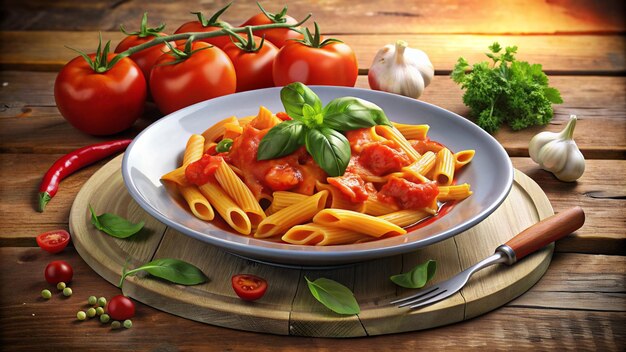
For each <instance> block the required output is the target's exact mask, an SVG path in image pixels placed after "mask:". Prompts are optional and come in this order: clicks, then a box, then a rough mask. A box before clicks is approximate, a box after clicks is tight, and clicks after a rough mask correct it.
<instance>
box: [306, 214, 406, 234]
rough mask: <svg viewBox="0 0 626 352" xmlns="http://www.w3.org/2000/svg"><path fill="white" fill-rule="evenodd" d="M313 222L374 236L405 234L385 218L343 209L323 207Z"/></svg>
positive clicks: (403, 230)
mask: <svg viewBox="0 0 626 352" xmlns="http://www.w3.org/2000/svg"><path fill="white" fill-rule="evenodd" d="M313 222H314V223H316V224H320V225H327V226H336V227H339V228H342V229H345V230H350V231H356V232H359V233H363V234H366V235H368V236H372V237H376V238H385V237H394V236H400V235H404V234H406V230H405V229H403V228H402V227H400V226H397V225H394V224H393V223H391V222H389V221H387V220H385V219H382V218H377V217H375V216H371V215H367V214H362V213H357V212H354V211H351V210H344V209H324V210H322V211H320V212H319V213H317V215H315V217H314V218H313Z"/></svg>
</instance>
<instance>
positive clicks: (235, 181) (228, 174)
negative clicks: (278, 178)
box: [215, 161, 265, 227]
mask: <svg viewBox="0 0 626 352" xmlns="http://www.w3.org/2000/svg"><path fill="white" fill-rule="evenodd" d="M215 179H216V180H217V182H218V183H219V184H220V186H222V188H223V189H224V191H226V193H227V194H228V195H229V196H230V198H232V199H233V200H234V201H235V203H237V205H238V206H239V207H240V208H241V209H242V210H243V211H244V212H245V213H246V215H248V218H249V219H250V223H251V224H252V227H256V226H257V225H258V224H259V223H260V222H261V221H262V220H263V219H265V212H264V211H263V208H261V205H259V202H258V201H257V200H256V198H255V197H254V195H253V194H252V191H250V189H249V188H248V186H246V184H245V183H243V181H242V180H241V179H240V178H239V177H238V176H237V174H235V172H234V171H233V170H232V169H231V168H230V166H229V165H228V163H226V162H225V161H224V162H221V163H220V165H219V166H218V168H217V170H216V171H215Z"/></svg>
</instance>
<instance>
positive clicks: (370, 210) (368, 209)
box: [363, 196, 398, 216]
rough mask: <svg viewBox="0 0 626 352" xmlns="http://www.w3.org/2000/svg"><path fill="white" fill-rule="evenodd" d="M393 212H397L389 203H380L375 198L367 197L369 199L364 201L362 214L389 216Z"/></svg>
mask: <svg viewBox="0 0 626 352" xmlns="http://www.w3.org/2000/svg"><path fill="white" fill-rule="evenodd" d="M394 211H398V208H397V207H396V206H394V205H392V204H389V203H385V202H381V201H380V200H378V197H376V196H373V197H369V199H368V200H366V201H365V205H364V207H363V212H364V213H365V214H369V215H373V216H379V215H384V214H389V213H392V212H394Z"/></svg>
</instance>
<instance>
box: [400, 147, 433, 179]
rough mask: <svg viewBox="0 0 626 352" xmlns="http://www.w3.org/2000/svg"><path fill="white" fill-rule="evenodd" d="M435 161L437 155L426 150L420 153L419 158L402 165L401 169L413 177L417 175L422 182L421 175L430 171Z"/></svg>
mask: <svg viewBox="0 0 626 352" xmlns="http://www.w3.org/2000/svg"><path fill="white" fill-rule="evenodd" d="M436 161H437V156H436V155H435V153H433V152H431V151H428V152H426V153H424V154H422V155H421V156H420V157H419V159H417V160H416V161H415V162H413V163H412V164H411V165H409V166H405V167H403V168H402V171H403V172H406V173H408V174H410V175H412V176H413V177H417V178H419V179H420V180H422V182H424V180H423V179H422V176H424V175H426V174H427V173H429V172H430V170H432V169H433V167H434V166H435V162H436Z"/></svg>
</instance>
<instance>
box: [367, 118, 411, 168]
mask: <svg viewBox="0 0 626 352" xmlns="http://www.w3.org/2000/svg"><path fill="white" fill-rule="evenodd" d="M375 130H376V133H378V134H379V135H381V136H383V137H385V138H387V139H389V140H392V141H394V142H396V144H398V146H399V147H400V149H402V151H403V152H405V153H406V155H407V156H408V157H409V160H411V162H413V161H415V160H417V159H419V157H420V154H419V153H418V152H417V151H416V150H415V149H413V147H412V146H411V143H409V141H408V140H407V139H406V138H404V136H403V135H402V134H401V133H400V132H399V131H398V130H397V129H395V128H393V127H389V126H385V125H377V126H376V127H375Z"/></svg>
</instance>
